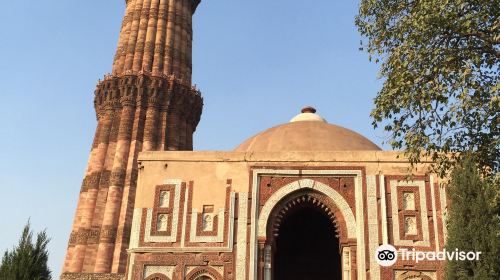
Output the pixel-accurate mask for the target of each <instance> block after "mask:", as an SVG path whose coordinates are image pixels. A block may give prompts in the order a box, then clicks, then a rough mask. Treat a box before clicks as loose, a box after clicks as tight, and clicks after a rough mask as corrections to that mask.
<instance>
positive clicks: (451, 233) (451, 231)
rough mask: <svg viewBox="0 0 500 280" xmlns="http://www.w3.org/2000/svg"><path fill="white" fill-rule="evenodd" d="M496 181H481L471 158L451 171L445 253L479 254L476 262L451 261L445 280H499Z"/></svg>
mask: <svg viewBox="0 0 500 280" xmlns="http://www.w3.org/2000/svg"><path fill="white" fill-rule="evenodd" d="M498 181H499V178H498V177H497V178H491V177H484V176H482V175H481V173H480V172H478V166H477V164H476V163H475V162H474V161H473V159H472V158H470V157H465V158H464V159H463V160H462V161H461V162H460V164H459V165H458V166H457V167H456V168H455V169H454V171H453V172H452V176H451V182H450V186H449V187H448V188H447V193H448V195H449V198H450V200H451V204H450V207H449V215H448V221H449V222H448V227H447V228H448V239H447V242H446V247H447V250H450V251H454V250H455V248H458V249H459V250H461V251H476V252H481V255H480V259H479V260H478V261H450V262H448V263H447V266H446V279H447V280H461V279H478V280H489V279H491V280H496V279H500V191H499V188H498V184H499V182H498Z"/></svg>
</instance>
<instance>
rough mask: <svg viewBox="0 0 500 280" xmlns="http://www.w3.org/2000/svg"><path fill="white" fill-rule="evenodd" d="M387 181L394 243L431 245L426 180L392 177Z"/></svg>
mask: <svg viewBox="0 0 500 280" xmlns="http://www.w3.org/2000/svg"><path fill="white" fill-rule="evenodd" d="M387 183H388V185H389V188H390V192H391V201H389V204H390V208H391V214H392V222H393V226H392V230H393V238H394V240H393V243H394V244H393V245H395V246H424V247H428V246H430V245H431V243H430V233H429V219H428V217H427V190H426V187H427V184H426V181H425V180H424V179H423V178H422V179H418V180H414V181H406V180H397V179H390V180H388V182H387ZM412 208H414V210H411V209H412Z"/></svg>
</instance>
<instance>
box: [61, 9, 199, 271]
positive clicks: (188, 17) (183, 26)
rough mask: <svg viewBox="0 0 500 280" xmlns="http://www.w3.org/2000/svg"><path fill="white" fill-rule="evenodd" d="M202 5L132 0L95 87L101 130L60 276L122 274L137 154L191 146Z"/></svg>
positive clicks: (195, 117)
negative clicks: (106, 71)
mask: <svg viewBox="0 0 500 280" xmlns="http://www.w3.org/2000/svg"><path fill="white" fill-rule="evenodd" d="M198 3H199V0H128V1H127V5H126V10H125V16H124V19H123V23H122V27H121V31H120V36H119V39H118V45H117V51H116V55H115V59H114V62H113V69H112V73H111V74H110V75H106V76H105V77H104V80H102V81H99V83H98V85H97V88H96V90H95V99H94V106H95V110H96V117H97V128H96V133H95V138H94V142H93V144H92V150H91V152H90V157H89V160H88V166H87V170H86V172H85V178H84V180H83V183H82V188H81V191H80V196H79V201H78V206H77V210H76V214H75V219H74V223H73V230H72V233H71V236H70V241H69V245H68V249H67V254H66V259H65V262H64V267H63V275H62V276H61V278H62V279H65V277H67V278H68V279H69V278H71V279H75V275H76V277H77V278H76V279H78V277H80V276H79V275H80V274H81V275H82V276H81V277H84V274H89V273H90V274H92V273H99V274H109V273H111V274H113V273H114V274H117V275H118V274H120V273H123V272H124V271H125V264H126V260H127V254H126V249H127V247H128V242H129V237H130V229H131V222H132V211H133V205H134V198H135V187H136V183H137V174H138V166H137V156H138V154H139V152H140V151H154V150H192V148H193V144H192V137H193V133H194V131H195V130H196V126H197V125H198V122H199V120H200V116H201V110H202V106H203V100H202V98H201V94H200V92H199V91H198V90H197V89H195V88H194V87H192V86H191V48H192V15H193V13H194V11H195V9H196V7H197V5H198ZM108 276H109V275H108ZM109 277H111V278H110V279H114V278H112V276H109ZM117 277H118V276H117Z"/></svg>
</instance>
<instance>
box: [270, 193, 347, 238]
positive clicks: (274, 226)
mask: <svg viewBox="0 0 500 280" xmlns="http://www.w3.org/2000/svg"><path fill="white" fill-rule="evenodd" d="M302 207H313V208H315V209H316V210H318V211H320V212H321V213H323V214H324V215H325V216H326V217H327V218H328V219H329V220H330V221H331V223H332V226H333V227H334V231H335V232H334V234H335V235H336V236H337V238H338V239H339V242H340V243H348V239H347V235H346V230H340V229H345V228H346V223H345V220H344V217H343V216H342V213H341V212H340V210H339V209H338V207H337V205H335V203H334V202H333V201H332V200H331V199H330V198H329V197H327V196H326V195H324V194H323V193H320V192H317V191H312V190H310V189H303V190H299V191H295V192H293V193H291V194H289V195H288V196H286V197H285V198H283V199H282V200H281V201H280V202H279V203H278V204H276V206H275V207H274V209H273V211H271V214H270V215H269V219H268V224H267V236H266V241H269V242H271V243H273V240H274V239H275V238H276V237H277V236H278V235H279V229H280V227H281V223H282V222H283V221H284V219H285V217H286V216H287V215H288V214H289V213H290V212H294V211H296V210H298V209H300V208H302Z"/></svg>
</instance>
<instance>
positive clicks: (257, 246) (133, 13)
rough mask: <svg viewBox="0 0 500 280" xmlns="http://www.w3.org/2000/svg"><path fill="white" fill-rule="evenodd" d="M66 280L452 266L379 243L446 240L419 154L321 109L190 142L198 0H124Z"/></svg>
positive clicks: (293, 275) (353, 276)
mask: <svg viewBox="0 0 500 280" xmlns="http://www.w3.org/2000/svg"><path fill="white" fill-rule="evenodd" d="M125 2H126V5H125V7H126V8H125V16H124V18H123V23H122V27H121V31H120V36H119V40H118V45H117V50H116V55H115V59H114V61H113V65H112V70H111V73H110V74H108V75H105V77H104V79H103V80H99V82H98V84H97V87H96V89H95V92H94V96H95V97H94V107H95V111H96V119H97V127H96V131H95V137H94V141H93V143H92V147H91V150H90V156H89V160H88V164H87V168H86V170H85V173H84V178H83V181H82V185H81V189H80V193H79V197H78V204H77V206H76V211H75V216H74V220H73V226H72V229H71V233H69V242H68V246H67V250H66V257H65V260H64V264H63V268H62V275H61V279H63V280H77V279H78V280H99V279H106V280H121V279H126V280H140V279H141V280H142V279H145V280H184V279H186V280H207V279H210V280H223V279H224V280H233V279H236V280H305V279H307V280H323V279H342V280H365V279H366V280H368V279H371V280H374V279H396V280H406V279H423V280H431V279H432V280H433V279H442V278H443V270H442V264H443V263H442V262H437V261H420V262H416V261H413V260H404V259H399V258H398V259H397V261H396V262H395V263H394V264H393V265H392V266H387V267H384V266H380V265H379V264H378V263H377V262H376V259H375V252H376V249H377V247H379V245H381V244H392V245H394V246H395V247H396V248H397V249H408V250H410V251H411V250H412V249H415V250H419V251H424V252H434V251H437V250H441V249H442V248H443V246H444V240H445V236H446V231H445V227H444V226H443V225H444V224H445V223H444V217H445V211H446V210H445V209H446V199H445V190H444V188H443V187H442V186H441V183H440V182H439V180H438V178H437V177H436V176H435V175H433V174H428V173H426V170H427V169H426V168H425V164H426V163H425V162H424V163H422V164H420V165H418V166H416V171H415V170H413V171H414V172H416V174H415V176H413V177H412V178H411V180H406V179H407V174H408V168H409V167H410V165H409V163H408V161H407V160H406V159H405V157H404V156H403V155H402V154H400V153H399V152H394V151H382V150H381V149H380V148H379V147H377V145H375V144H373V143H372V142H371V141H369V140H368V139H366V138H365V137H363V136H362V135H359V134H358V133H356V132H354V131H351V130H349V129H346V128H342V127H339V126H336V125H332V124H328V123H327V122H326V121H325V120H324V119H323V118H321V117H320V116H319V115H317V114H316V112H315V109H314V108H310V107H308V108H304V109H303V111H302V113H301V114H299V115H298V116H296V117H294V118H293V119H292V120H291V122H289V123H285V124H282V125H278V126H276V127H273V128H270V129H268V130H265V131H263V132H262V133H259V134H257V135H255V136H254V137H251V138H249V139H248V140H247V141H245V142H243V143H242V144H241V145H239V146H238V147H237V148H236V149H235V150H233V151H226V152H220V151H209V152H206V151H192V150H193V133H194V132H195V131H196V128H197V126H198V123H199V121H200V117H201V114H202V108H203V98H202V96H201V92H200V91H199V90H198V89H197V88H196V87H195V86H193V84H192V67H193V65H192V48H193V44H192V43H193V28H192V23H193V15H194V14H195V12H196V10H197V7H198V5H199V4H200V0H126V1H125Z"/></svg>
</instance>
